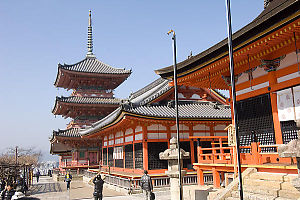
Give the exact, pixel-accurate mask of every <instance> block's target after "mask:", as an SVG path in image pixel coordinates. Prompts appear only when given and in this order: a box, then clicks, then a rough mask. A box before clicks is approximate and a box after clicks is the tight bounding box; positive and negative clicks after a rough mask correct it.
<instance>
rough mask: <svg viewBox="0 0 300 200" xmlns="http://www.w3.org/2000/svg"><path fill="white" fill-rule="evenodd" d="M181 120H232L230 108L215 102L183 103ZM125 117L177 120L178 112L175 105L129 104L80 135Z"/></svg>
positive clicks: (95, 130)
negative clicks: (135, 105)
mask: <svg viewBox="0 0 300 200" xmlns="http://www.w3.org/2000/svg"><path fill="white" fill-rule="evenodd" d="M178 111H179V118H180V119H181V120H184V119H193V120H211V119H218V120H229V119H231V109H230V106H227V105H220V104H217V103H213V102H193V103H183V104H180V105H178ZM125 115H131V116H135V117H139V118H152V119H153V118H156V119H162V120H164V119H169V120H175V116H176V112H175V108H174V104H172V103H170V104H169V105H164V106H149V105H147V106H138V107H131V106H129V105H127V104H123V105H122V106H120V107H119V108H118V109H116V110H115V111H114V112H112V113H111V114H109V115H108V116H106V117H105V118H103V119H101V120H99V121H98V122H96V123H94V124H93V125H92V126H91V127H87V128H86V129H81V131H80V134H81V135H82V136H85V135H90V134H93V133H95V132H98V131H100V130H102V129H105V128H106V127H110V126H112V125H114V124H116V123H117V122H118V121H120V120H122V119H123V118H124V117H125Z"/></svg>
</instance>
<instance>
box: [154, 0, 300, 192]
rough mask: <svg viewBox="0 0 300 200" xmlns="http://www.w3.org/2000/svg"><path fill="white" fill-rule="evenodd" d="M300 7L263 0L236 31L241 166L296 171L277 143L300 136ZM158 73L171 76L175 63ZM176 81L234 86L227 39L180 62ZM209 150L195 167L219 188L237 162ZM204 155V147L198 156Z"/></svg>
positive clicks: (294, 1)
mask: <svg viewBox="0 0 300 200" xmlns="http://www.w3.org/2000/svg"><path fill="white" fill-rule="evenodd" d="M299 8H300V2H299V1H297V0H273V1H272V0H270V1H265V9H264V10H263V11H262V13H261V14H260V15H259V16H258V17H257V18H256V19H254V20H253V21H252V22H251V23H249V24H248V25H246V26H245V27H243V28H242V29H240V30H239V31H237V32H236V33H234V34H233V50H234V52H233V57H234V67H235V79H236V96H237V107H238V108H237V110H238V128H239V139H240V146H241V147H240V148H241V162H242V170H245V169H246V168H247V167H256V168H257V169H258V171H259V172H284V173H288V174H296V173H297V167H296V166H295V165H293V164H291V159H289V158H280V157H279V156H278V153H277V148H278V145H280V144H286V143H288V142H290V141H291V140H293V139H297V131H298V130H299V127H297V125H296V121H297V120H299V118H300V112H299V105H300V104H299V102H300V100H299V96H300V95H299V94H300V93H299V91H300V89H299V85H300V71H299V70H300V69H299V55H298V52H299V48H300V44H299V43H300V40H299V38H300V11H299ZM156 73H157V74H159V75H160V76H161V77H163V78H167V79H170V80H171V79H172V73H173V71H172V66H170V67H166V68H163V69H159V70H156ZM178 84H179V85H184V86H186V87H199V88H211V89H228V90H231V83H230V71H229V57H228V42H227V39H224V40H223V41H220V42H219V43H217V44H216V45H214V46H212V47H211V48H209V49H207V50H206V51H204V52H201V53H200V54H198V55H195V56H193V57H191V58H190V59H187V60H185V61H183V62H181V63H179V64H178ZM229 102H230V103H232V102H231V101H230V99H229ZM232 117H233V114H232ZM229 139H232V138H229ZM230 148H231V149H233V148H234V147H233V146H232V147H230ZM211 150H212V152H213V155H212V156H211V157H208V156H207V158H208V160H206V161H205V162H198V163H195V164H194V168H195V169H196V170H197V173H198V183H199V184H203V171H205V170H209V171H212V172H213V175H214V185H215V186H216V187H220V181H222V180H220V174H221V175H223V174H224V173H225V172H233V170H234V165H233V164H234V163H233V162H231V161H230V162H227V161H220V159H213V158H216V157H215V152H216V150H220V149H214V148H212V149H211ZM204 156H205V155H204V154H203V152H202V151H201V147H200V148H199V151H198V161H199V160H200V158H202V157H204ZM220 163H223V164H220ZM294 163H295V160H294ZM221 177H224V176H221Z"/></svg>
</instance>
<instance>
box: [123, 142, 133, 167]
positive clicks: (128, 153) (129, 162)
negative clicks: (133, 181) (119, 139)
mask: <svg viewBox="0 0 300 200" xmlns="http://www.w3.org/2000/svg"><path fill="white" fill-rule="evenodd" d="M125 168H130V169H133V145H132V144H128V145H125Z"/></svg>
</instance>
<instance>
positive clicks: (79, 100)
mask: <svg viewBox="0 0 300 200" xmlns="http://www.w3.org/2000/svg"><path fill="white" fill-rule="evenodd" d="M56 101H60V102H65V103H75V104H115V105H119V104H120V103H121V101H122V100H121V99H117V98H103V97H81V96H70V97H56Z"/></svg>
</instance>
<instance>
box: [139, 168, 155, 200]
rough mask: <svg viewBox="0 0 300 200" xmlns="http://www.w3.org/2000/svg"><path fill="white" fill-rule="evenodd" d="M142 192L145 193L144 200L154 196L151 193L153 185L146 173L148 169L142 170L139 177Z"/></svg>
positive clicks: (149, 199)
mask: <svg viewBox="0 0 300 200" xmlns="http://www.w3.org/2000/svg"><path fill="white" fill-rule="evenodd" d="M140 186H141V188H142V190H143V193H144V195H145V200H151V199H153V197H154V194H153V193H152V190H153V185H152V180H151V177H150V176H149V175H148V171H147V170H144V175H143V176H142V177H141V184H140Z"/></svg>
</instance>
